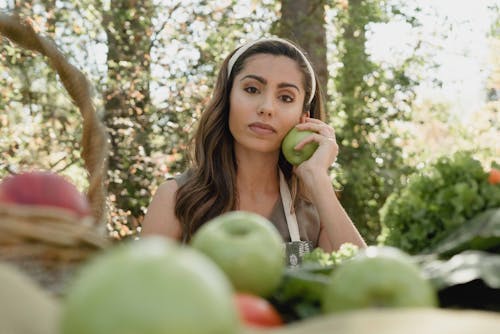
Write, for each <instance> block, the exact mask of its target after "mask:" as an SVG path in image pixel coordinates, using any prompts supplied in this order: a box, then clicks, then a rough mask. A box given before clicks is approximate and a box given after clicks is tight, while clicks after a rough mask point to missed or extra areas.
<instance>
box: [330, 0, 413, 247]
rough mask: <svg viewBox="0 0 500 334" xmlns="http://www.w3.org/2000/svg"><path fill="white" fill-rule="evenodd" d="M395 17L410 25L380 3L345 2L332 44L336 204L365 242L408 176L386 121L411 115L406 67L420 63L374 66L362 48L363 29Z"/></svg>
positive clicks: (370, 239) (375, 231)
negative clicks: (334, 54)
mask: <svg viewBox="0 0 500 334" xmlns="http://www.w3.org/2000/svg"><path fill="white" fill-rule="evenodd" d="M395 16H398V17H400V19H401V20H405V21H407V22H409V23H411V24H413V25H416V24H418V22H416V19H415V18H414V17H412V16H405V15H404V14H403V12H402V11H400V10H397V8H392V7H390V6H389V5H388V4H385V3H384V2H380V1H369V0H359V1H353V2H349V8H348V10H347V11H339V13H338V15H337V18H336V19H337V25H338V26H339V28H338V29H339V31H341V32H343V34H341V35H338V38H337V40H336V41H335V43H336V45H337V46H338V48H339V51H338V52H339V61H341V62H342V66H341V67H340V69H339V71H338V74H337V75H336V76H335V80H334V84H335V89H336V95H338V96H337V97H335V99H334V100H333V101H332V102H331V110H330V114H331V119H332V122H333V124H334V127H335V130H336V134H337V138H338V140H339V142H340V145H341V147H340V151H341V154H339V158H338V161H337V162H338V171H337V172H338V182H339V184H340V192H339V193H340V200H341V202H342V205H343V206H344V207H345V209H346V210H347V212H348V214H349V216H350V217H351V219H352V220H353V221H354V223H355V224H356V226H357V227H358V229H359V230H360V232H361V234H362V235H363V237H364V238H365V239H366V240H367V242H368V243H374V242H375V240H376V237H377V235H378V234H379V233H380V220H379V215H378V211H379V209H380V207H381V206H382V205H383V203H384V202H385V200H386V198H387V196H389V194H390V193H391V192H392V191H393V189H395V188H398V187H400V186H401V184H402V182H404V175H407V174H409V173H410V172H412V167H411V166H408V165H407V163H406V162H405V160H404V159H403V154H402V150H401V147H400V146H399V145H398V142H397V140H398V139H399V137H398V135H397V134H396V133H395V132H394V130H393V128H392V122H394V121H401V120H407V119H409V118H410V116H411V113H410V111H411V103H412V101H413V99H414V98H415V92H414V89H415V86H416V84H417V80H416V78H414V77H412V76H411V75H410V74H409V72H410V71H409V69H410V68H411V66H413V65H415V64H417V63H418V62H420V61H421V59H420V58H419V57H417V56H415V55H412V56H409V57H408V58H407V59H405V60H404V62H402V64H401V65H398V66H393V65H389V64H379V63H375V62H374V61H373V60H372V59H371V57H370V55H369V54H368V51H367V49H366V44H367V35H368V34H369V26H370V25H373V24H382V23H384V22H386V21H387V20H389V19H390V18H391V17H395Z"/></svg>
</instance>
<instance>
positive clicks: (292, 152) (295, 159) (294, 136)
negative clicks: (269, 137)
mask: <svg viewBox="0 0 500 334" xmlns="http://www.w3.org/2000/svg"><path fill="white" fill-rule="evenodd" d="M311 134H314V132H312V131H309V130H299V129H297V128H296V127H293V128H292V129H291V130H290V131H289V132H288V133H287V135H286V136H285V138H284V139H283V142H282V143H281V151H282V152H283V155H284V156H285V159H286V160H287V161H288V162H289V163H291V164H292V165H294V166H297V165H300V164H301V163H302V162H304V161H306V160H307V159H309V158H310V157H311V156H312V155H313V154H314V152H315V151H316V149H317V148H318V143H317V142H311V143H307V144H306V145H305V146H304V147H303V148H302V149H300V150H296V149H295V146H296V145H297V144H298V143H299V142H300V141H302V140H303V139H304V138H305V137H307V136H309V135H311Z"/></svg>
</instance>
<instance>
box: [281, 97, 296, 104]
mask: <svg viewBox="0 0 500 334" xmlns="http://www.w3.org/2000/svg"><path fill="white" fill-rule="evenodd" d="M280 99H281V101H283V102H287V103H290V102H293V97H291V96H289V95H281V96H280Z"/></svg>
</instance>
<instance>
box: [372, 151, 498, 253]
mask: <svg viewBox="0 0 500 334" xmlns="http://www.w3.org/2000/svg"><path fill="white" fill-rule="evenodd" d="M487 179H488V174H487V172H486V171H485V170H484V169H483V166H482V165H481V163H480V162H479V161H477V160H475V159H474V158H473V157H472V156H471V154H470V153H469V152H457V153H455V154H454V155H453V156H451V157H449V156H443V157H441V158H439V159H437V161H435V162H434V163H433V164H431V165H430V166H428V167H427V168H424V169H423V170H421V171H419V172H417V173H415V174H414V175H412V176H411V177H410V179H409V181H408V184H407V185H406V186H405V187H403V188H402V189H401V190H399V191H395V192H394V193H393V194H391V195H390V196H389V198H388V199H387V201H386V203H385V204H384V206H383V207H382V208H381V210H380V216H381V222H382V226H383V232H382V234H381V235H380V239H379V241H380V242H381V243H383V244H386V245H392V246H396V247H399V248H401V249H403V250H405V251H407V252H409V253H412V254H415V253H419V252H422V251H424V250H425V249H427V248H428V247H432V246H433V245H435V244H436V243H437V242H439V241H440V240H441V239H442V238H444V237H445V236H446V235H448V234H449V233H450V232H452V231H453V230H455V229H456V228H458V227H460V226H461V225H463V224H464V223H465V222H466V221H467V220H468V219H470V218H472V217H473V216H475V215H476V214H478V213H480V212H483V211H485V210H487V209H489V208H495V207H500V186H498V185H492V184H490V183H488V180H487Z"/></svg>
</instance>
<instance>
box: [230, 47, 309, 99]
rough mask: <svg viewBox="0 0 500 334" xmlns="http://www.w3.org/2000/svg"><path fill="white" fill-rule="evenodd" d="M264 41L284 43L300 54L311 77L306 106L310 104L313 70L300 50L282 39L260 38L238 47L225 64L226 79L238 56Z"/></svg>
mask: <svg viewBox="0 0 500 334" xmlns="http://www.w3.org/2000/svg"><path fill="white" fill-rule="evenodd" d="M264 41H278V42H281V43H285V44H287V45H289V46H291V47H293V48H294V49H295V50H297V51H298V52H299V53H300V55H301V56H302V58H303V59H304V63H306V66H307V70H308V71H309V74H310V77H311V94H310V96H309V101H307V104H311V102H312V100H313V98H314V94H315V93H316V78H315V77H314V70H313V68H312V66H311V64H310V63H309V60H307V58H306V56H305V55H304V54H303V53H302V51H300V49H298V48H297V47H296V46H295V45H293V44H292V43H290V42H289V41H287V40H285V39H282V38H277V37H271V38H261V39H257V40H255V41H251V42H248V43H246V44H243V45H242V46H240V47H239V49H238V50H236V52H235V53H234V54H233V55H232V56H231V58H230V59H229V61H228V63H227V77H228V78H229V76H231V71H232V69H233V66H234V64H235V63H236V61H237V60H238V58H240V56H241V55H242V54H243V53H245V51H247V50H248V49H249V48H250V47H251V46H253V45H255V44H257V43H260V42H264Z"/></svg>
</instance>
